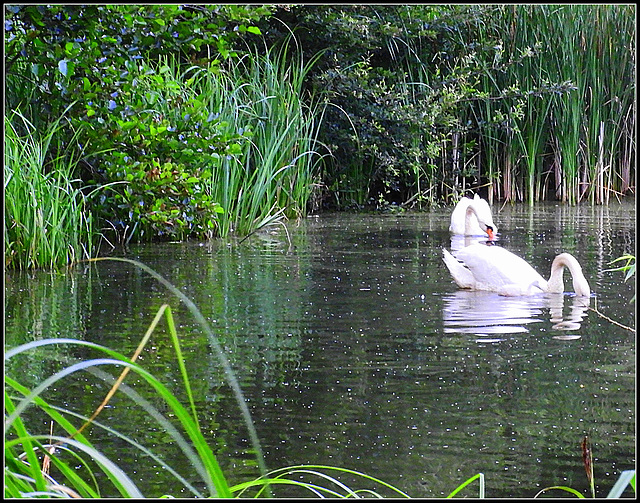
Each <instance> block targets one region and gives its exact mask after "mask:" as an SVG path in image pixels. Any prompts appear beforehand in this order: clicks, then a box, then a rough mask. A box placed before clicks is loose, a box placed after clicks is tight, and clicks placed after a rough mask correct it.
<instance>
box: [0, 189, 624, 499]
mask: <svg viewBox="0 0 640 503" xmlns="http://www.w3.org/2000/svg"><path fill="white" fill-rule="evenodd" d="M634 203H635V201H633V200H630V201H625V202H623V204H619V203H617V202H614V203H612V204H611V205H609V206H607V207H592V206H578V207H566V206H562V205H555V204H541V205H536V206H534V207H532V208H530V207H529V206H526V205H516V206H509V205H507V206H505V207H504V208H500V207H498V206H494V208H493V211H494V215H495V221H496V223H497V225H498V227H499V229H500V236H499V241H498V243H499V245H501V246H504V247H505V248H507V249H509V250H511V251H513V252H514V253H517V254H519V255H520V256H522V257H524V258H525V259H526V260H527V261H529V262H530V263H531V264H532V265H533V266H534V267H535V268H536V269H537V270H538V271H539V272H540V273H541V274H542V275H543V276H545V277H548V276H549V271H550V266H551V261H552V259H553V257H554V256H555V255H556V254H557V253H560V252H562V251H567V252H570V253H571V254H573V255H574V256H575V257H576V258H577V259H578V260H579V261H580V263H581V264H582V267H583V271H584V273H585V276H586V277H587V279H588V281H589V283H590V285H591V289H592V292H593V295H592V298H591V299H590V307H591V308H594V307H597V309H598V310H599V311H600V312H602V313H603V314H605V315H606V316H608V317H609V318H611V319H612V320H615V321H616V322H618V323H620V324H622V325H625V326H628V327H635V314H634V312H635V308H636V304H635V303H633V302H630V301H631V299H632V297H633V296H634V295H635V277H633V278H632V279H630V280H629V281H627V282H625V281H624V273H622V272H610V271H606V269H609V268H611V267H612V266H611V265H610V264H609V262H610V261H611V260H613V259H614V258H616V257H618V256H621V255H623V254H625V253H631V254H635V244H636V230H635V223H636V215H635V204H634ZM450 213H451V209H450V208H448V209H442V210H434V211H433V212H430V213H405V214H384V215H355V214H325V215H320V216H318V217H309V218H307V219H306V220H304V221H302V222H300V223H289V224H288V225H287V227H286V229H285V228H284V227H274V228H272V229H271V230H270V231H269V232H263V233H259V234H256V235H254V236H251V237H249V238H248V239H247V240H245V241H244V242H242V243H239V241H237V240H229V241H224V242H222V241H214V242H211V243H166V244H153V245H144V246H141V245H136V246H132V247H131V249H130V250H129V251H128V252H127V253H126V254H124V253H120V254H119V255H120V256H126V257H128V258H132V259H136V260H139V261H141V262H143V263H144V264H146V265H148V266H149V267H151V268H153V269H154V270H155V271H157V272H158V273H159V274H161V275H162V276H164V277H165V278H166V279H167V280H169V281H170V282H171V283H173V284H174V285H175V286H176V287H177V288H179V289H180V290H181V291H182V292H183V293H184V294H186V295H187V296H188V297H189V298H190V299H192V300H193V301H194V302H195V304H196V305H197V306H198V307H199V309H200V310H201V311H202V313H203V315H204V316H205V317H206V318H207V319H208V321H209V322H210V323H211V324H212V326H213V327H214V329H215V331H216V333H217V335H218V337H219V341H220V344H221V345H222V346H223V347H224V349H225V352H226V355H227V358H228V359H229V361H230V362H231V364H232V367H233V369H234V371H235V373H236V376H237V379H238V381H239V382H240V385H241V387H242V390H243V393H244V395H245V399H246V401H247V405H248V408H249V410H250V412H251V415H252V419H253V422H254V424H255V427H256V430H257V432H258V436H259V438H260V440H261V446H262V449H263V451H264V454H265V460H266V464H267V466H268V468H270V469H273V468H280V467H284V466H289V465H296V464H323V465H333V466H340V467H345V468H349V469H352V470H357V471H361V472H364V473H366V474H368V475H371V476H374V477H377V478H380V479H382V480H384V481H386V482H388V483H390V484H392V485H394V486H396V487H398V488H400V489H402V490H403V491H405V492H407V493H408V494H409V495H411V496H414V497H443V496H446V495H448V494H449V493H450V492H451V491H452V490H453V489H455V488H456V487H457V486H458V485H459V484H460V483H462V482H463V481H464V480H466V479H467V478H469V477H471V476H472V475H474V474H476V473H478V472H482V473H484V474H485V477H486V495H487V497H496V498H500V497H505V498H506V497H516V498H517V497H533V496H534V495H535V494H536V492H537V491H538V490H540V489H541V488H543V487H547V486H554V485H566V486H571V487H573V488H575V489H577V490H579V491H581V492H582V493H583V494H585V495H588V494H589V493H588V484H587V480H586V476H585V472H584V468H583V465H582V454H581V450H580V444H581V441H582V439H583V437H584V435H585V433H588V434H589V436H590V439H591V443H592V449H593V453H594V465H595V479H596V491H597V495H598V496H601V497H604V496H606V495H607V493H608V492H609V490H610V489H611V487H612V486H613V484H614V483H615V481H616V480H617V478H618V476H619V474H620V473H621V472H622V471H623V470H627V469H632V468H634V467H635V460H636V449H635V445H636V442H635V440H636V436H635V421H636V415H635V405H636V401H635V391H636V390H635V384H636V379H635V369H636V365H635V332H632V331H629V330H627V329H625V328H624V327H621V326H618V325H616V324H614V323H612V322H611V321H609V320H607V319H606V318H603V317H601V316H599V315H598V314H597V313H596V312H594V311H592V310H588V309H587V307H586V306H584V305H581V304H580V303H579V302H577V299H576V298H575V297H573V296H572V295H570V294H569V293H566V294H565V295H561V296H558V295H555V296H554V295H548V296H545V295H542V296H538V297H534V298H506V297H500V296H498V295H496V294H491V293H484V292H465V291H460V290H459V289H458V288H457V287H456V285H455V284H454V283H453V282H452V280H451V278H450V276H449V274H448V271H447V269H446V267H445V265H444V263H443V262H442V259H441V257H442V248H443V247H450V246H451V242H450V236H449V233H448V231H447V228H448V225H449V215H450ZM565 287H566V288H567V289H569V290H571V289H572V287H571V281H570V280H569V278H568V273H566V274H565ZM5 294H6V295H5V346H6V347H7V348H10V347H15V346H17V345H18V344H21V343H25V342H28V341H32V340H37V339H44V338H50V337H53V338H63V337H65V338H66V337H69V338H77V339H84V340H87V341H93V342H96V343H99V344H102V345H105V346H107V347H111V348H113V349H116V350H118V351H121V352H123V353H125V354H129V355H131V354H133V352H134V351H135V349H136V347H137V346H138V344H139V342H140V340H141V339H142V337H143V335H144V334H145V332H146V330H147V328H148V327H149V324H150V323H151V321H152V320H153V317H154V316H155V314H156V312H157V311H158V309H159V308H160V306H161V305H162V304H163V303H165V302H168V303H169V304H170V305H171V307H172V309H173V314H174V318H175V321H176V324H177V325H178V331H179V335H180V338H181V344H182V350H183V352H184V357H185V363H186V365H187V368H188V371H189V374H190V377H191V381H192V386H193V390H194V393H195V396H196V400H197V405H198V409H199V411H198V412H199V416H200V422H201V425H202V427H203V430H204V431H205V432H206V435H207V438H208V439H210V445H211V446H212V448H213V449H214V451H215V452H216V454H217V456H218V460H219V462H220V464H221V465H222V467H223V470H224V472H225V475H226V476H227V477H228V479H229V482H230V483H238V482H242V481H244V480H249V479H251V478H254V477H255V476H257V475H258V469H257V466H256V461H255V455H254V454H253V453H252V450H251V448H252V446H251V444H250V442H249V437H248V434H247V429H246V427H245V425H244V422H243V420H242V416H241V413H240V409H239V407H238V405H237V403H236V402H235V399H234V397H233V393H232V392H231V389H230V388H229V386H227V384H226V382H225V376H224V372H223V371H222V369H221V367H220V364H219V361H218V359H217V357H216V355H215V354H214V352H213V351H212V349H211V347H210V344H209V341H208V339H207V337H206V336H205V335H204V334H203V333H202V331H201V330H200V328H199V326H198V325H197V324H196V323H195V321H194V320H193V318H192V316H191V314H190V313H189V311H188V310H187V309H186V308H185V307H184V306H183V305H181V304H180V303H179V301H178V300H177V299H176V298H175V297H173V296H172V295H171V294H170V293H169V292H168V291H167V290H166V289H165V288H164V287H163V286H162V285H160V284H159V283H158V282H157V281H155V280H154V279H153V278H151V277H150V276H148V275H147V274H146V273H144V272H143V271H141V270H138V269H136V268H135V267H133V266H131V265H129V264H125V263H119V262H109V261H105V262H99V263H96V264H93V265H91V266H89V265H83V266H78V267H76V268H75V269H73V270H72V271H70V272H65V273H53V274H52V273H43V272H30V273H22V274H19V273H15V272H11V273H6V275H5ZM67 356H72V357H75V358H83V357H84V358H87V357H89V352H88V351H87V350H83V349H78V348H73V349H71V348H69V347H67V346H59V347H56V348H55V349H53V348H49V349H46V350H40V351H35V352H34V353H33V354H31V355H30V356H29V357H28V358H22V359H21V360H20V361H19V362H18V361H17V360H16V361H15V362H13V361H10V362H6V363H5V371H6V372H7V374H8V375H12V376H14V377H18V378H19V379H21V381H22V382H24V383H25V384H28V385H31V386H33V385H35V383H38V382H40V381H41V380H43V379H44V378H46V377H47V376H49V375H51V373H52V372H54V371H56V370H59V369H60V368H63V367H64V366H65V364H64V358H66V357H67ZM92 356H96V355H95V354H92ZM141 363H142V364H143V365H144V366H145V368H147V369H148V370H149V371H151V372H152V373H153V374H154V375H156V376H157V377H159V378H161V379H162V380H163V382H165V383H166V384H167V385H169V386H170V387H171V388H172V389H173V390H174V391H175V393H176V395H177V396H178V397H180V398H181V399H184V398H185V395H184V392H183V389H182V387H181V381H180V374H179V372H178V366H177V364H176V359H175V354H174V352H173V349H172V346H171V343H170V339H169V334H168V331H167V329H166V324H165V323H164V322H163V323H161V324H160V325H159V327H158V328H157V329H156V332H154V334H153V335H152V337H151V340H150V341H149V343H148V345H147V347H146V348H145V350H144V351H143V353H142V360H141ZM104 370H108V371H109V370H110V369H108V368H106V369H104ZM110 372H111V373H113V374H116V370H113V369H111V370H110ZM126 382H127V383H128V384H129V385H130V386H132V387H133V388H134V389H135V390H136V391H138V392H139V393H140V394H141V395H143V396H144V397H146V398H147V399H149V400H150V401H151V402H152V403H153V404H154V405H155V406H156V407H157V408H158V409H159V410H160V411H161V412H167V408H166V406H164V405H163V404H162V403H161V401H160V400H159V399H158V398H157V397H156V396H155V395H154V393H153V392H152V391H150V390H149V388H148V386H147V385H146V384H143V382H142V381H141V380H140V379H138V378H137V377H136V376H135V375H133V374H131V375H130V378H129V377H128V378H127V381H126ZM108 390H109V386H108V385H107V384H104V383H102V382H101V381H99V380H98V379H96V378H95V377H94V376H92V375H89V374H86V373H78V374H75V375H74V376H73V377H71V378H68V379H67V380H66V381H65V385H64V386H58V387H57V388H56V389H50V390H48V391H47V392H46V394H45V395H44V396H45V397H46V398H47V399H48V400H50V401H51V402H53V403H57V404H60V405H64V406H66V407H68V408H70V409H72V410H76V411H78V412H81V413H83V414H85V415H91V413H92V411H93V410H94V409H95V407H97V406H98V404H99V403H100V402H101V401H102V399H103V398H104V396H105V394H106V392H107V391H108ZM184 403H186V400H185V402H184ZM33 421H34V424H33V426H32V428H33V430H34V432H39V433H42V432H44V433H48V431H49V426H48V425H42V424H40V423H38V421H41V418H38V417H37V415H35V414H34V417H33ZM99 421H101V422H103V423H106V424H109V425H110V426H112V427H114V428H118V429H119V430H120V431H122V432H123V433H125V434H127V435H129V436H131V437H132V438H135V439H136V440H137V441H139V442H141V443H142V444H144V445H146V446H148V447H149V448H152V449H154V450H155V451H156V452H158V453H160V454H161V455H163V456H165V459H166V462H167V463H169V464H170V465H171V466H172V467H173V468H174V469H176V470H177V471H178V472H180V473H181V474H182V475H183V476H184V477H186V478H187V480H189V481H190V482H191V483H192V484H193V485H194V486H195V487H197V488H198V489H200V490H202V489H203V486H202V482H201V480H199V478H198V476H197V474H196V472H195V470H194V469H193V468H191V466H190V465H189V462H188V460H186V459H185V458H184V456H183V455H182V454H181V452H180V450H179V448H178V447H177V446H176V445H174V443H173V442H172V440H171V437H170V436H169V435H168V434H167V433H166V432H165V431H164V430H163V429H162V428H161V427H160V426H159V425H158V424H157V423H156V422H155V421H154V420H153V419H151V418H149V417H148V415H147V413H146V412H145V411H144V409H143V408H141V407H139V406H138V404H136V403H133V402H132V401H131V400H130V399H128V398H127V397H125V396H117V397H115V399H114V400H113V401H112V402H111V403H110V404H109V406H108V407H107V408H106V409H105V410H104V411H103V412H102V414H101V415H100V416H99ZM58 433H60V432H58ZM91 438H92V440H93V441H94V443H95V445H96V446H98V447H100V448H101V449H102V450H103V452H104V453H105V454H106V455H107V456H108V457H110V458H111V459H112V460H113V461H115V462H116V463H117V464H118V465H119V466H120V467H121V468H122V469H123V470H124V471H125V472H126V473H127V474H129V476H130V477H131V478H132V480H133V481H134V482H135V483H136V484H137V485H138V487H139V488H140V490H141V491H142V492H143V494H145V496H149V497H158V496H161V495H163V494H171V495H174V496H187V497H188V496H191V493H190V492H189V491H187V490H186V489H185V488H184V487H183V486H182V485H181V484H179V483H176V482H175V481H173V480H172V479H171V477H169V476H168V475H167V473H166V471H165V470H163V469H162V468H161V467H160V466H156V463H154V462H152V461H150V460H149V459H148V458H146V457H145V456H144V455H141V454H139V453H138V452H137V451H136V450H135V449H133V448H131V447H129V446H127V445H126V444H124V442H122V441H121V440H118V439H115V438H114V437H112V436H110V435H109V434H107V433H104V432H102V431H101V430H100V429H98V428H94V429H92V432H91ZM347 482H348V483H351V481H347ZM364 486H366V484H364V483H363V482H357V483H356V482H354V487H353V488H359V487H364ZM477 491H478V489H477V483H476V484H473V485H472V486H470V487H469V488H467V489H465V490H464V492H463V493H462V494H463V495H466V496H468V497H473V496H477V495H478V492H477ZM294 494H299V493H291V492H287V491H286V490H285V489H278V490H276V491H275V495H276V496H289V495H294ZM304 494H305V495H307V496H310V494H308V493H304ZM628 494H629V493H628V492H627V493H625V495H628ZM387 495H390V494H388V493H387ZM556 495H562V494H557V493H556ZM104 496H115V493H114V494H113V495H108V494H105V495H104ZM564 496H568V494H567V493H565V494H564Z"/></svg>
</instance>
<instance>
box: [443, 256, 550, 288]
mask: <svg viewBox="0 0 640 503" xmlns="http://www.w3.org/2000/svg"><path fill="white" fill-rule="evenodd" d="M455 257H456V258H457V259H458V260H460V261H462V262H463V263H464V265H465V266H466V267H467V268H468V269H469V271H470V273H471V275H472V276H473V278H474V279H475V282H476V283H475V286H474V289H476V290H489V291H492V292H498V293H501V294H502V295H528V294H531V293H536V292H541V291H546V288H547V281H546V280H545V279H544V278H543V277H542V276H540V274H538V272H537V271H536V270H535V269H534V268H533V267H531V266H530V265H529V264H528V263H527V261H526V260H524V259H522V258H521V257H518V256H517V255H515V254H513V253H511V252H510V251H508V250H505V249H504V248H502V247H500V246H487V245H482V244H473V245H470V246H467V247H465V248H462V249H461V250H459V251H458V252H457V253H456V254H455Z"/></svg>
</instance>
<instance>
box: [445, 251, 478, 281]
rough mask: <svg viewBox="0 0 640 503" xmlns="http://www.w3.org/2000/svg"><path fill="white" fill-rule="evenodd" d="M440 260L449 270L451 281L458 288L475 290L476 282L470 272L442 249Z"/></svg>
mask: <svg viewBox="0 0 640 503" xmlns="http://www.w3.org/2000/svg"><path fill="white" fill-rule="evenodd" d="M442 259H443V260H444V263H445V264H446V266H447V269H449V272H450V273H451V276H452V277H453V280H454V281H455V282H456V284H457V285H458V286H459V287H460V288H472V289H474V288H475V283H476V280H475V279H474V277H473V274H471V271H470V270H469V269H467V268H466V267H465V266H464V265H462V264H461V263H460V262H458V261H457V260H456V259H455V258H454V257H453V255H451V253H449V252H448V251H447V250H445V249H444V248H443V249H442Z"/></svg>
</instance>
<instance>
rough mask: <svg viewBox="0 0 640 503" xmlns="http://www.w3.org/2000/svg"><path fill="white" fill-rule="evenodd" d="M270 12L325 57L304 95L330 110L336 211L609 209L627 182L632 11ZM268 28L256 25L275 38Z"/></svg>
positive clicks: (275, 30)
mask: <svg viewBox="0 0 640 503" xmlns="http://www.w3.org/2000/svg"><path fill="white" fill-rule="evenodd" d="M275 16H276V17H277V18H280V19H281V20H282V21H283V23H284V24H285V25H286V26H290V27H293V28H294V29H295V32H296V34H297V36H298V37H299V38H300V40H301V46H302V47H303V48H304V50H306V51H308V53H309V54H313V53H315V51H317V50H318V49H319V48H323V49H325V53H324V57H323V58H322V59H321V60H320V61H319V62H318V64H317V65H315V67H314V69H313V70H312V72H311V74H310V75H311V79H310V82H309V85H313V86H315V87H316V88H318V89H324V90H326V91H327V93H328V99H329V100H330V101H331V102H332V103H333V104H334V105H335V106H334V107H331V108H330V109H329V110H328V114H327V118H326V120H325V122H324V129H323V141H324V142H325V143H326V144H327V145H330V146H331V147H332V152H333V154H334V157H333V160H334V161H335V162H334V163H333V164H331V165H327V166H326V171H325V182H326V184H327V185H328V187H329V189H330V190H329V193H330V194H331V197H332V198H333V200H334V202H337V203H339V204H341V205H345V204H349V203H352V204H356V205H362V204H365V203H367V202H373V203H377V204H378V205H382V206H384V205H386V204H388V203H393V202H395V203H401V204H403V205H405V206H407V205H413V204H415V203H418V204H419V205H420V206H424V205H425V204H433V203H434V202H439V201H442V200H443V199H448V198H449V197H450V196H451V197H453V198H454V199H457V197H458V195H459V193H460V192H464V191H465V190H467V189H469V188H474V189H476V190H477V189H478V188H480V187H483V186H487V189H483V192H484V193H485V194H487V195H488V197H489V198H490V199H494V198H496V199H506V200H524V199H528V200H530V201H533V200H540V199H545V198H547V197H549V196H551V197H556V198H558V199H561V200H568V201H571V202H577V201H579V200H581V199H585V198H589V199H590V200H592V201H597V202H605V200H607V201H608V195H609V194H610V193H616V192H617V193H626V192H627V191H628V190H629V188H630V187H633V185H634V179H633V177H634V175H633V174H632V173H631V172H630V171H632V170H631V166H633V165H634V162H635V161H634V159H635V148H634V147H633V135H632V131H633V124H635V108H634V106H633V104H634V98H633V96H634V94H635V84H634V75H635V61H634V60H633V54H634V53H635V26H634V21H633V20H634V7H633V6H612V5H602V6H582V5H574V6H570V5H565V6H539V5H531V6H524V5H522V6H505V5H461V6H459V5H410V6H401V5H351V6H318V5H296V6H289V7H281V8H280V9H278V10H277V11H276V12H275ZM273 19H274V18H270V19H268V20H264V21H263V24H261V25H260V26H261V27H262V30H263V32H264V34H265V36H266V37H268V38H270V39H272V40H277V39H278V38H279V37H280V36H281V32H280V30H279V26H281V25H279V24H278V23H274V21H273ZM264 24H267V25H268V26H264ZM599 119H601V120H602V121H604V123H605V127H604V128H605V133H604V134H605V136H606V139H604V140H603V138H600V137H599V134H600V125H599V122H600V120H599ZM570 132H571V133H572V135H573V136H570V134H569V133H570ZM602 141H604V142H605V143H606V147H605V149H606V152H607V154H608V158H606V159H598V158H597V155H596V154H597V152H598V142H602ZM569 152H571V154H569ZM598 162H600V168H599V169H600V171H599V173H600V178H598V176H599V175H598V174H597V173H596V172H595V168H596V164H597V163H598ZM575 163H578V166H575ZM565 166H566V167H565ZM578 171H580V173H579V172H578ZM603 171H604V172H606V174H607V180H604V181H603V180H601V178H602V177H601V175H602V172H603ZM603 187H604V188H603ZM598 191H600V196H601V197H599V198H598V197H595V196H596V195H598ZM605 192H606V197H605V195H604V193H605Z"/></svg>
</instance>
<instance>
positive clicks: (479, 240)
mask: <svg viewBox="0 0 640 503" xmlns="http://www.w3.org/2000/svg"><path fill="white" fill-rule="evenodd" d="M499 239H500V237H499V235H498V234H494V235H493V236H492V237H491V238H487V236H462V235H453V236H451V252H452V253H455V252H457V251H458V250H462V248H466V247H467V246H469V245H472V244H482V245H493V244H496V242H497V241H498V240H499Z"/></svg>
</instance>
